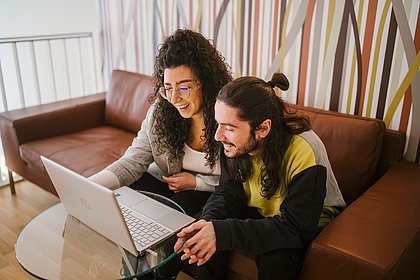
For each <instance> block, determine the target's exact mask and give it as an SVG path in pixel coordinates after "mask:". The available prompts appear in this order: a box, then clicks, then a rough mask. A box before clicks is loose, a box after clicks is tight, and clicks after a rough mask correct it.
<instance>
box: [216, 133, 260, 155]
mask: <svg viewBox="0 0 420 280" xmlns="http://www.w3.org/2000/svg"><path fill="white" fill-rule="evenodd" d="M222 143H223V144H228V145H232V146H233V147H236V149H237V150H236V152H234V153H233V154H231V153H229V152H228V153H227V152H226V149H225V155H226V156H227V157H228V158H237V157H240V156H242V155H245V154H249V153H252V152H254V151H256V150H257V148H258V147H259V144H260V141H257V140H256V139H255V137H253V136H252V135H250V136H249V137H248V140H247V141H246V143H245V144H244V145H243V146H236V145H235V144H233V143H231V142H222Z"/></svg>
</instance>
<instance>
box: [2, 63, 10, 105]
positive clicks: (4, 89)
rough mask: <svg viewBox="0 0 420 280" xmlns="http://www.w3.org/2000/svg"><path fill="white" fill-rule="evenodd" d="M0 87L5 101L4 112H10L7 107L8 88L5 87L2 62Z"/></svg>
mask: <svg viewBox="0 0 420 280" xmlns="http://www.w3.org/2000/svg"><path fill="white" fill-rule="evenodd" d="M0 87H1V99H2V100H3V105H4V111H5V112H7V111H9V109H8V106H7V99H6V88H5V87H4V80H3V70H2V68H1V60H0Z"/></svg>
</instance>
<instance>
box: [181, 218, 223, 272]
mask: <svg viewBox="0 0 420 280" xmlns="http://www.w3.org/2000/svg"><path fill="white" fill-rule="evenodd" d="M177 236H178V241H177V242H176V244H175V246H174V250H175V252H177V251H178V250H179V251H178V252H181V251H182V252H183V254H182V256H181V260H186V259H188V258H189V259H190V260H189V261H188V262H189V263H190V264H193V263H195V262H197V265H198V266H200V265H203V264H204V263H205V262H207V261H208V260H209V259H210V257H211V256H212V255H213V254H214V253H215V252H216V233H215V231H214V227H213V224H212V222H206V221H205V220H199V221H198V222H195V223H193V224H191V225H189V226H188V227H186V228H184V229H182V230H181V231H180V232H179V233H178V234H177ZM185 239H187V241H185V243H184V245H183V246H182V248H179V247H180V246H181V245H182V244H183V242H184V240H185Z"/></svg>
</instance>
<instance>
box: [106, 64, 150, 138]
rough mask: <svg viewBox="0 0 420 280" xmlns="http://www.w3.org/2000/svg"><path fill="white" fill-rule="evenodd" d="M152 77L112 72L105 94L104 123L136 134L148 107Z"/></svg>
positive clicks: (117, 71)
mask: <svg viewBox="0 0 420 280" xmlns="http://www.w3.org/2000/svg"><path fill="white" fill-rule="evenodd" d="M152 81H153V79H152V77H150V76H147V75H143V74H139V73H133V72H127V71H122V70H114V71H113V72H112V76H111V81H110V86H109V90H108V92H107V94H106V103H105V122H106V123H108V124H111V125H113V126H116V127H119V128H122V129H125V130H128V131H131V132H133V133H137V132H138V131H139V129H140V126H141V123H142V121H143V120H144V118H145V117H146V112H147V110H148V108H149V107H150V103H149V102H148V98H149V96H150V94H151V93H152V92H153V86H152Z"/></svg>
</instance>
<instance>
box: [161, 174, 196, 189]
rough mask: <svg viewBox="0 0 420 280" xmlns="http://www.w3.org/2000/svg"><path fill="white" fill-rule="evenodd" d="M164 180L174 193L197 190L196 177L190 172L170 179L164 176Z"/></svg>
mask: <svg viewBox="0 0 420 280" xmlns="http://www.w3.org/2000/svg"><path fill="white" fill-rule="evenodd" d="M162 178H163V180H165V181H166V183H168V185H169V189H170V190H171V191H174V192H181V191H186V190H195V187H196V182H195V176H194V175H193V174H191V173H188V172H180V173H177V174H173V175H171V176H169V177H166V176H162Z"/></svg>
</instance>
